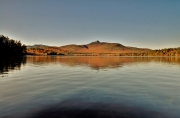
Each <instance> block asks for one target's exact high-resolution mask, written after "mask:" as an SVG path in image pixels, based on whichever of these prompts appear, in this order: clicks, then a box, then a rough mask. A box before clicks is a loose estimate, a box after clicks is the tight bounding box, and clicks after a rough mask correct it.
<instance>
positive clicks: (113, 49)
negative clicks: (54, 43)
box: [60, 41, 150, 53]
mask: <svg viewBox="0 0 180 118" xmlns="http://www.w3.org/2000/svg"><path fill="white" fill-rule="evenodd" d="M60 49H61V50H64V51H68V52H72V53H130V52H136V53H137V52H145V51H148V50H150V49H147V48H136V47H126V46H124V45H122V44H119V43H107V42H100V41H95V42H92V43H89V44H86V45H75V44H73V45H66V46H61V47H60Z"/></svg>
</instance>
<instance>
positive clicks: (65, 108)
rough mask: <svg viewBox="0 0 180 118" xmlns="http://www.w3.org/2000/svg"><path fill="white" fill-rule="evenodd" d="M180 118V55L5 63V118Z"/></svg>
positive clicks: (0, 103)
mask: <svg viewBox="0 0 180 118" xmlns="http://www.w3.org/2000/svg"><path fill="white" fill-rule="evenodd" d="M58 117H60V118H180V57H176V58H175V57H60V56H27V57H24V58H21V59H9V60H8V59H6V60H2V61H1V65H0V118H58Z"/></svg>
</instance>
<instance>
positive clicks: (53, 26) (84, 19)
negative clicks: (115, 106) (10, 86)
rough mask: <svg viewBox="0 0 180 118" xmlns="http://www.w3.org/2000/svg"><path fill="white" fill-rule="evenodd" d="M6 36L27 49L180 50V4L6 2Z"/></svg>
mask: <svg viewBox="0 0 180 118" xmlns="http://www.w3.org/2000/svg"><path fill="white" fill-rule="evenodd" d="M0 34H2V35H5V36H8V37H9V38H12V39H16V40H21V42H22V43H24V44H26V45H32V44H45V45H54V46H61V45H66V44H87V43H90V42H92V41H95V40H99V41H101V42H114V43H121V44H123V45H125V46H133V47H147V48H152V49H159V48H167V47H180V0H0Z"/></svg>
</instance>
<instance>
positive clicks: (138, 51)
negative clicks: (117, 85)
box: [27, 41, 180, 56]
mask: <svg viewBox="0 0 180 118" xmlns="http://www.w3.org/2000/svg"><path fill="white" fill-rule="evenodd" d="M27 53H28V54H30V55H31V54H32V55H74V56H180V48H167V49H161V50H151V49H148V48H137V47H130V46H124V45H122V44H120V43H108V42H100V41H94V42H91V43H89V44H84V45H76V44H71V45H65V46H60V47H55V46H47V45H41V44H35V45H33V46H27Z"/></svg>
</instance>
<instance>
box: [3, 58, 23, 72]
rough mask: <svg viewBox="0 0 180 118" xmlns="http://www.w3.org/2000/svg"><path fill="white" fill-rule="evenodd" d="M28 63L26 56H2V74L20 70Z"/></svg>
mask: <svg viewBox="0 0 180 118" xmlns="http://www.w3.org/2000/svg"><path fill="white" fill-rule="evenodd" d="M24 64H26V57H1V58H0V74H7V72H9V71H11V70H20V68H21V65H24Z"/></svg>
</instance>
